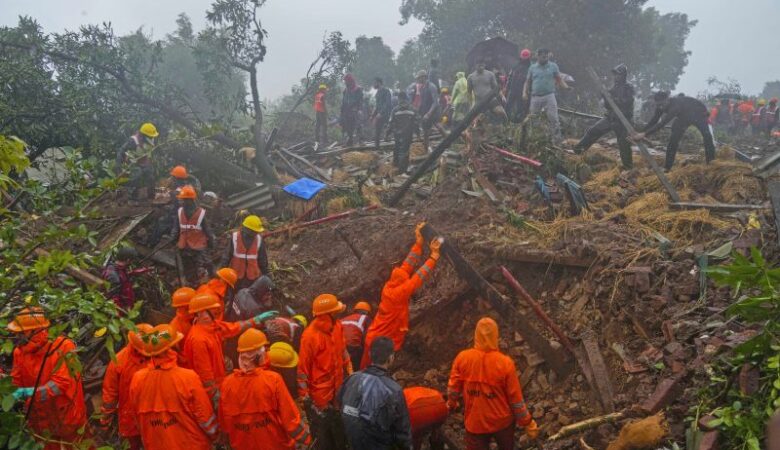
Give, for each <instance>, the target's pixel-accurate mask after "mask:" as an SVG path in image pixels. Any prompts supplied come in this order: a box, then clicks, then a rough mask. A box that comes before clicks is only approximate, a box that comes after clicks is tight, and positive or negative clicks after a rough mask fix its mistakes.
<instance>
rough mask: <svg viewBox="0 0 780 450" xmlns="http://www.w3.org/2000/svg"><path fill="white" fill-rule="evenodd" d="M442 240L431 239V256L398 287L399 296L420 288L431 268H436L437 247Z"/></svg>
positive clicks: (439, 246)
mask: <svg viewBox="0 0 780 450" xmlns="http://www.w3.org/2000/svg"><path fill="white" fill-rule="evenodd" d="M442 242H444V240H443V239H442V238H436V239H434V240H433V241H431V256H430V257H429V258H428V259H427V260H426V261H425V263H424V264H423V265H421V266H420V268H419V269H417V270H416V271H415V272H414V274H412V276H411V277H410V278H409V279H408V280H407V281H406V282H405V283H404V284H402V285H401V286H400V287H399V288H398V289H399V290H400V291H401V292H399V293H398V295H399V296H400V297H404V298H406V297H411V295H412V294H414V291H416V290H417V289H420V286H422V285H423V283H425V282H426V281H428V279H430V277H431V274H432V273H433V269H435V268H436V262H437V261H438V260H439V249H440V248H441V244H442Z"/></svg>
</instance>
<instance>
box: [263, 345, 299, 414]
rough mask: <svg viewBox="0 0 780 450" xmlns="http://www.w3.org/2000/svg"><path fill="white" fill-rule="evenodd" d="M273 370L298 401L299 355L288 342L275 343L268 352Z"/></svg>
mask: <svg viewBox="0 0 780 450" xmlns="http://www.w3.org/2000/svg"><path fill="white" fill-rule="evenodd" d="M268 361H269V364H270V368H271V370H273V371H274V372H276V373H278V374H279V375H280V376H281V377H282V379H283V380H284V384H285V386H287V391H288V392H289V393H290V396H291V397H292V398H293V400H298V353H297V352H296V351H295V349H293V348H292V346H291V345H290V344H288V343H287V342H274V343H273V344H271V348H270V349H269V350H268Z"/></svg>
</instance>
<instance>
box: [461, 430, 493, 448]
mask: <svg viewBox="0 0 780 450" xmlns="http://www.w3.org/2000/svg"><path fill="white" fill-rule="evenodd" d="M492 436H493V435H492V434H472V433H469V432H468V431H467V432H466V435H465V437H464V441H465V444H466V450H490V438H491V437H492Z"/></svg>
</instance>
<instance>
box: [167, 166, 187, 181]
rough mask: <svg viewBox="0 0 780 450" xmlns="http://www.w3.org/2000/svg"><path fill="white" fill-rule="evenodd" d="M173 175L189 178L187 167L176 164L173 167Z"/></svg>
mask: <svg viewBox="0 0 780 450" xmlns="http://www.w3.org/2000/svg"><path fill="white" fill-rule="evenodd" d="M171 176H172V177H174V178H182V179H184V178H187V168H186V167H184V166H176V167H174V168H173V169H171Z"/></svg>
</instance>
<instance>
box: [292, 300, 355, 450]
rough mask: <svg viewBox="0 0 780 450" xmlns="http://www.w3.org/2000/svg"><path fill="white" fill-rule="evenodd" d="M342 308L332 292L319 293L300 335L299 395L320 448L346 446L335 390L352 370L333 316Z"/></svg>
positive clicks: (336, 448)
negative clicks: (309, 318)
mask: <svg viewBox="0 0 780 450" xmlns="http://www.w3.org/2000/svg"><path fill="white" fill-rule="evenodd" d="M345 308H346V306H345V305H344V304H343V303H341V302H340V301H339V300H338V299H337V298H336V296H335V295H332V294H322V295H319V296H318V297H317V298H315V299H314V301H313V302H312V315H313V316H314V320H312V322H311V325H309V326H308V327H307V328H306V329H305V330H304V331H303V337H302V338H301V351H300V353H299V360H298V395H299V396H300V397H301V399H303V404H304V407H305V408H306V417H308V419H309V424H310V425H311V430H312V434H313V435H314V437H315V438H316V439H317V448H318V449H320V450H342V449H345V448H346V437H345V436H344V427H343V424H342V422H341V414H340V413H339V410H338V408H337V407H336V401H337V398H336V394H337V393H338V392H339V389H340V388H341V384H342V383H343V382H344V374H345V372H346V373H347V374H348V375H351V374H352V364H351V363H350V361H349V354H348V353H347V348H346V345H345V342H344V333H343V330H342V328H341V322H339V321H338V319H337V318H336V316H338V315H339V314H341V313H342V312H344V309H345Z"/></svg>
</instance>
